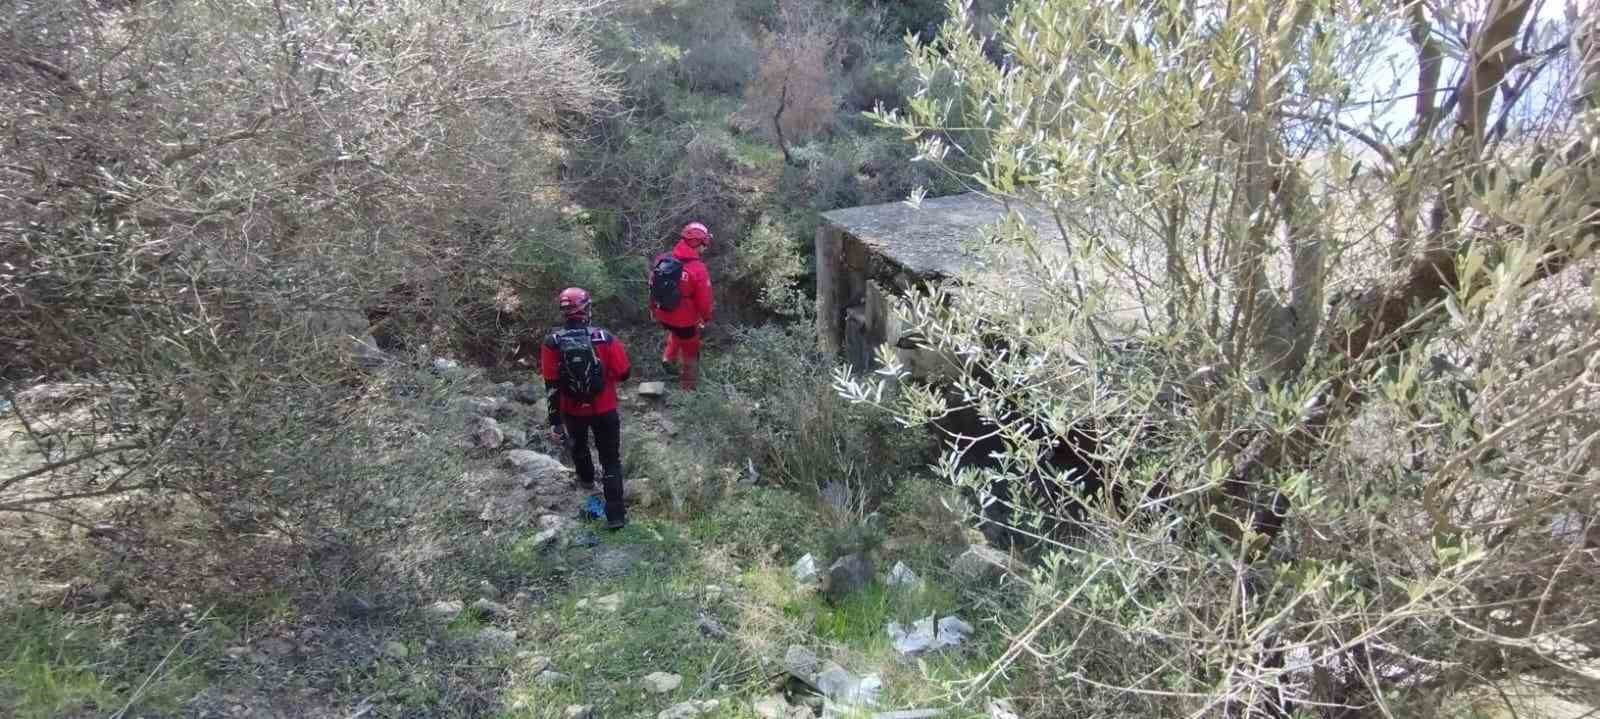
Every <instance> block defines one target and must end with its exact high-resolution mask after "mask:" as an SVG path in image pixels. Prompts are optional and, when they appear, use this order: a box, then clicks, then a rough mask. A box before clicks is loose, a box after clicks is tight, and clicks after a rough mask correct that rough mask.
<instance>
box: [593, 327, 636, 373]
mask: <svg viewBox="0 0 1600 719" xmlns="http://www.w3.org/2000/svg"><path fill="white" fill-rule="evenodd" d="M600 361H601V362H604V363H605V366H606V370H607V373H608V374H610V375H611V376H610V377H608V378H607V379H610V380H611V381H612V382H621V381H622V378H623V377H627V376H628V374H629V373H630V372H632V371H633V367H632V365H629V364H628V351H627V350H626V349H623V347H622V340H619V339H617V338H616V336H614V335H613V336H612V338H611V342H610V343H609V344H607V345H606V356H605V357H604V358H602V359H601V360H600Z"/></svg>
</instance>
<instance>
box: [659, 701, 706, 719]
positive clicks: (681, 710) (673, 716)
mask: <svg viewBox="0 0 1600 719" xmlns="http://www.w3.org/2000/svg"><path fill="white" fill-rule="evenodd" d="M721 704H722V703H721V702H719V701H717V700H715V699H707V700H705V701H699V702H684V703H682V704H674V705H672V706H671V707H670V708H668V709H665V710H662V712H661V713H660V714H657V715H656V719H694V717H697V716H700V715H702V714H710V713H711V712H714V711H716V710H717V707H718V706H720V705H721Z"/></svg>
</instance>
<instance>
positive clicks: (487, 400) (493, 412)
mask: <svg viewBox="0 0 1600 719" xmlns="http://www.w3.org/2000/svg"><path fill="white" fill-rule="evenodd" d="M458 401H459V402H460V406H461V410H462V411H463V412H464V413H465V414H466V415H467V419H479V418H491V419H494V418H504V417H506V416H509V415H510V409H511V403H510V402H507V401H506V399H505V398H504V397H463V398H461V399H460V400H458Z"/></svg>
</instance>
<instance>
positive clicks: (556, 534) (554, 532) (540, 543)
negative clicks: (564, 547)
mask: <svg viewBox="0 0 1600 719" xmlns="http://www.w3.org/2000/svg"><path fill="white" fill-rule="evenodd" d="M560 538H561V530H559V529H546V530H543V531H541V532H539V533H538V534H535V535H533V546H535V547H540V548H543V547H548V546H551V545H553V544H555V543H556V540H557V539H560Z"/></svg>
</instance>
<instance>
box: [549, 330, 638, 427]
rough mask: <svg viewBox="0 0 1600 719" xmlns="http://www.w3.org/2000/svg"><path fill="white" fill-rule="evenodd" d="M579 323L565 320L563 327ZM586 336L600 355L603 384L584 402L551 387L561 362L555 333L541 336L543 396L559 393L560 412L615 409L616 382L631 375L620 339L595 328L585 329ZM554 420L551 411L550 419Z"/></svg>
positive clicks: (582, 413) (590, 412)
mask: <svg viewBox="0 0 1600 719" xmlns="http://www.w3.org/2000/svg"><path fill="white" fill-rule="evenodd" d="M582 326H584V325H582V324H575V323H568V324H567V327H568V328H572V327H582ZM589 339H590V341H592V342H594V353H595V356H597V357H599V358H600V365H601V366H602V367H603V368H604V369H605V376H606V385H605V388H604V389H602V390H600V396H598V397H596V398H595V399H594V401H593V402H591V403H588V404H584V403H581V402H579V401H577V400H574V399H572V398H569V397H567V396H566V395H565V394H563V393H561V392H560V391H559V390H557V389H555V382H556V379H557V378H558V377H559V376H560V375H559V374H558V371H559V368H560V365H561V356H560V354H559V353H558V352H557V351H556V335H555V333H554V332H552V333H550V334H548V335H545V338H544V342H543V343H542V344H541V345H540V346H539V375H540V376H542V377H543V378H544V384H545V387H546V389H547V396H554V395H560V397H561V400H560V402H559V406H560V409H561V414H566V415H571V416H573V417H593V416H595V415H601V414H605V413H607V412H610V411H612V410H615V409H616V408H617V383H619V382H626V381H627V380H628V376H629V375H630V374H632V372H633V368H632V367H630V366H629V365H628V351H627V350H625V349H623V348H622V341H621V340H619V339H617V338H616V337H615V336H614V335H612V334H611V333H610V332H607V331H605V330H603V329H600V328H599V327H590V328H589ZM555 419H556V417H555V414H554V412H552V413H551V420H552V423H554V420H555Z"/></svg>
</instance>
